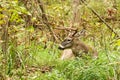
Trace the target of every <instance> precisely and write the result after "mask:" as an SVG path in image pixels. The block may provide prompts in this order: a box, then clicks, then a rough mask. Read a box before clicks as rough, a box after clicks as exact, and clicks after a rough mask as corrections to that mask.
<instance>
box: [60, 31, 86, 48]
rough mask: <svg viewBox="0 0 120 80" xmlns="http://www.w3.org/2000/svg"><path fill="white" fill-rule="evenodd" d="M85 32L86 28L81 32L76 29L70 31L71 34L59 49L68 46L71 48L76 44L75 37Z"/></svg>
mask: <svg viewBox="0 0 120 80" xmlns="http://www.w3.org/2000/svg"><path fill="white" fill-rule="evenodd" d="M84 32H85V30H81V31H80V32H77V30H75V31H74V32H72V33H69V35H68V36H67V37H66V38H65V39H64V40H63V41H62V43H61V44H60V45H59V47H58V49H60V50H64V49H67V48H71V47H72V46H73V44H74V39H76V37H78V36H80V35H83V33H84Z"/></svg>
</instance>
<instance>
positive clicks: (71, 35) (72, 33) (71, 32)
mask: <svg viewBox="0 0 120 80" xmlns="http://www.w3.org/2000/svg"><path fill="white" fill-rule="evenodd" d="M77 32H78V29H76V30H74V32H73V31H70V33H69V35H68V36H69V37H74V35H75V34H76V33H77Z"/></svg>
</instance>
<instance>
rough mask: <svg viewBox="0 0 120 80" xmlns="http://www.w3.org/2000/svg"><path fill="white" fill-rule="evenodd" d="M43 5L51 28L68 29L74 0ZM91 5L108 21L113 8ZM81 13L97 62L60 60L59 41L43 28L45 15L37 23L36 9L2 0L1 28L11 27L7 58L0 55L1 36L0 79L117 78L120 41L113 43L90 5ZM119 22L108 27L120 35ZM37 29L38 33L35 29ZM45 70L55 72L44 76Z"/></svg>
mask: <svg viewBox="0 0 120 80" xmlns="http://www.w3.org/2000/svg"><path fill="white" fill-rule="evenodd" d="M23 1H24V0H23ZM43 1H44V3H45V9H46V13H47V14H46V15H47V17H48V22H49V23H50V24H52V28H55V27H57V26H70V19H71V17H72V14H71V13H72V11H71V0H43ZM28 2H29V1H28ZM119 3H120V1H119V0H117V5H118V6H117V8H118V12H119V11H120V5H119ZM27 6H29V5H27ZM88 6H90V7H92V8H93V9H95V10H96V12H98V13H99V14H100V16H101V17H104V18H105V19H106V18H107V17H108V13H107V8H108V7H111V6H112V5H106V4H104V3H103V2H102V1H101V0H97V1H96V0H93V1H90V2H89V3H88ZM29 7H30V6H29ZM82 9H83V12H81V13H82V19H83V20H85V21H86V22H85V24H84V25H85V26H86V28H87V31H88V32H87V34H89V35H88V36H87V38H85V39H83V40H84V41H86V42H87V43H90V44H94V46H95V49H97V51H98V52H99V58H98V59H92V58H90V57H85V58H82V57H80V58H75V59H74V60H60V55H61V52H62V51H59V50H58V49H57V47H58V43H55V42H54V41H50V40H51V39H50V38H51V34H50V33H49V32H48V31H47V30H46V29H44V28H45V25H44V24H43V21H42V20H41V19H42V18H41V16H40V15H39V17H40V18H39V19H38V18H37V17H36V15H38V14H35V13H34V14H33V13H32V10H30V11H28V10H27V8H25V6H23V3H20V2H19V1H18V0H8V1H6V0H2V1H1V2H0V30H1V28H2V29H4V26H2V27H1V25H5V24H6V23H7V22H9V23H10V24H9V25H8V28H7V29H8V34H9V41H8V43H9V44H8V49H7V54H3V53H2V49H1V48H2V43H4V41H1V38H0V41H1V42H0V44H1V45H0V61H1V62H0V80H2V79H3V80H5V79H6V80H10V79H11V80H119V79H120V77H119V76H120V62H119V61H120V57H119V56H120V53H119V52H120V39H115V37H116V36H115V34H114V33H112V32H111V31H110V30H109V29H108V28H107V27H106V25H105V24H103V23H102V22H100V21H99V19H98V18H97V17H96V16H95V15H93V13H92V12H91V11H90V10H89V9H88V8H87V7H86V6H83V8H82ZM35 12H36V11H35ZM33 15H34V16H33ZM119 15H120V14H117V17H116V15H115V18H116V19H117V20H118V21H119ZM6 19H8V20H6ZM118 21H114V20H110V21H108V23H109V24H110V25H111V26H113V27H112V28H114V27H115V28H114V29H116V30H115V31H116V32H118V33H120V32H119V31H120V30H119V29H120V28H118V27H119V22H118ZM36 25H38V26H37V28H39V29H40V30H38V29H36V28H35V27H36ZM5 26H7V25H5ZM0 34H1V33H0ZM61 34H64V33H61ZM89 36H90V37H89ZM91 36H92V37H91ZM43 66H44V67H52V68H51V69H50V71H46V72H42V67H43Z"/></svg>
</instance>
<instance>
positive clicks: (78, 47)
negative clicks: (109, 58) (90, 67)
mask: <svg viewBox="0 0 120 80" xmlns="http://www.w3.org/2000/svg"><path fill="white" fill-rule="evenodd" d="M80 33H81V34H82V33H83V31H81V32H80ZM81 34H79V36H80V35H81ZM58 49H60V50H65V51H63V53H62V56H61V58H62V57H63V56H64V59H65V58H71V57H72V56H74V55H75V56H82V55H83V53H85V54H88V53H90V54H91V55H92V56H93V57H94V58H97V57H98V52H97V51H96V50H95V49H94V48H92V47H90V46H89V45H87V44H85V43H83V42H82V41H80V40H79V39H78V33H77V31H75V32H74V33H72V34H69V35H68V37H67V38H65V39H64V40H63V41H62V43H61V44H60V45H59V47H58ZM66 49H71V50H72V52H71V51H70V53H69V50H66ZM68 54H69V56H68ZM70 55H71V56H70Z"/></svg>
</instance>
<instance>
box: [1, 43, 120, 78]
mask: <svg viewBox="0 0 120 80" xmlns="http://www.w3.org/2000/svg"><path fill="white" fill-rule="evenodd" d="M9 50H11V51H9V52H10V53H11V54H14V53H16V52H15V51H16V50H15V51H13V50H12V49H9ZM17 51H18V52H17V54H16V55H18V54H19V55H20V57H21V58H20V59H21V61H22V66H23V67H22V66H20V67H19V68H15V67H14V64H15V61H14V59H15V58H14V56H13V55H11V57H13V58H12V59H11V57H9V59H8V64H7V65H6V67H7V68H6V70H7V71H10V72H9V74H6V73H4V72H3V73H2V72H1V74H2V75H4V76H5V78H11V79H12V80H93V79H94V80H111V79H114V80H117V79H118V78H119V76H120V68H119V67H120V66H119V59H120V58H119V56H118V55H119V53H118V51H111V52H109V51H105V50H99V58H98V59H91V58H88V59H87V58H76V59H75V60H64V61H62V60H60V59H59V57H60V52H61V51H59V50H58V49H57V45H55V46H53V48H52V49H51V48H50V47H48V48H46V49H43V47H41V45H37V46H36V45H34V44H32V45H31V47H29V48H28V54H27V57H26V58H25V56H24V51H23V46H19V47H18V48H17ZM106 52H108V54H109V59H108V57H107V56H106ZM14 55H15V54H14ZM109 60H110V61H109ZM2 65H4V64H1V65H0V68H3V67H2ZM26 66H27V67H26ZM33 66H34V67H36V70H35V71H30V69H32V68H33ZM42 66H53V68H52V71H50V72H46V73H42V72H41V71H40V70H39V69H40V68H41V67H42ZM32 70H34V69H32Z"/></svg>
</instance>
